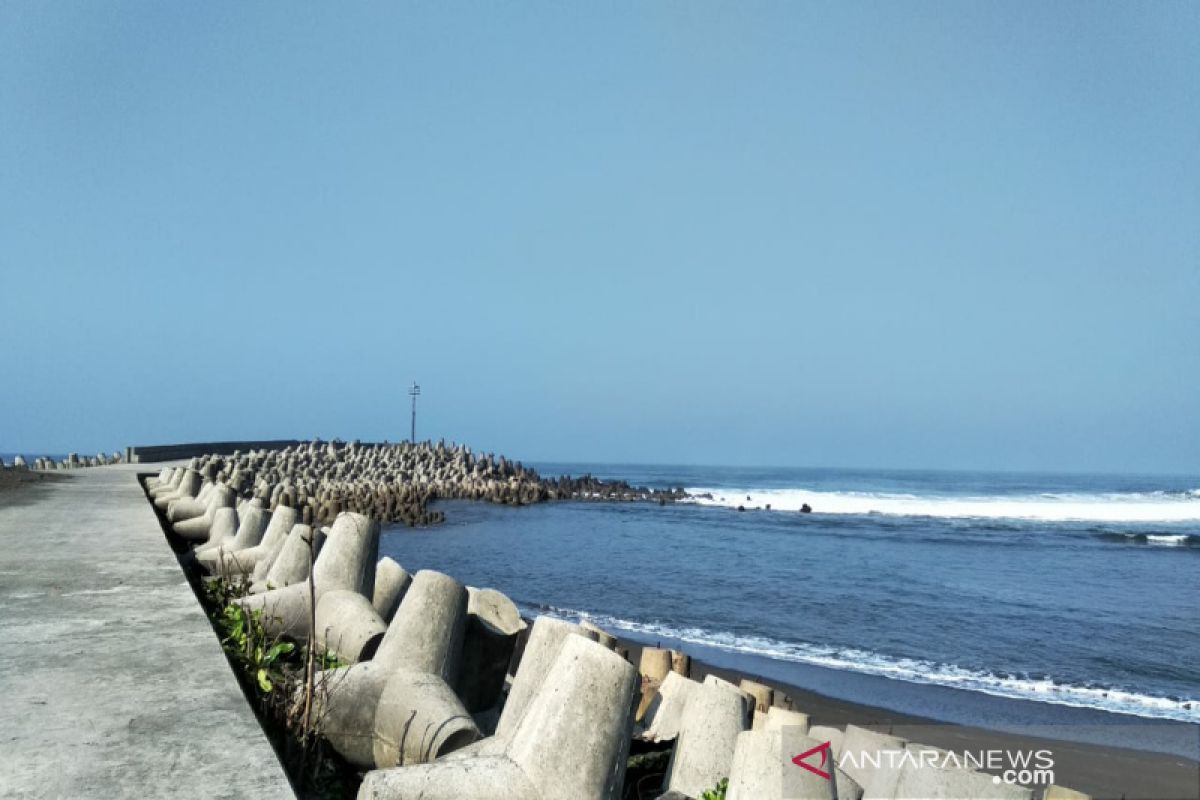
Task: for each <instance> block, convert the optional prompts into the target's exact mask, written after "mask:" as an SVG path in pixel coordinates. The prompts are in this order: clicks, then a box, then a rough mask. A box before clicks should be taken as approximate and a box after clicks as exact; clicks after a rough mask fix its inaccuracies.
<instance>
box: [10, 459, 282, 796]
mask: <svg viewBox="0 0 1200 800" xmlns="http://www.w3.org/2000/svg"><path fill="white" fill-rule="evenodd" d="M158 466H159V465H119V466H112V467H94V468H89V469H79V470H72V471H70V472H68V473H66V475H67V476H68V477H67V478H65V479H64V480H61V481H55V482H53V483H47V484H44V485H41V486H38V487H35V488H31V489H20V490H17V491H15V492H9V493H5V494H4V495H0V797H3V798H10V797H11V798H18V797H19V798H122V797H138V798H157V797H163V798H167V797H170V798H193V797H194V798H254V799H255V800H268V798H290V797H293V796H294V795H293V793H292V790H291V788H290V786H289V784H288V781H287V778H286V777H285V775H284V773H283V769H282V768H281V767H280V765H279V761H278V760H277V759H276V757H275V753H274V751H273V750H272V748H271V746H270V744H269V743H268V741H267V739H266V736H265V735H264V734H263V732H262V729H261V727H260V726H259V724H258V721H257V720H256V718H255V716H254V713H253V712H252V711H251V709H250V706H249V705H248V704H247V702H246V700H245V698H244V697H243V695H242V692H241V689H240V688H239V686H238V683H237V680H236V679H235V677H234V675H233V672H232V671H231V670H230V668H229V665H228V662H227V661H226V660H225V657H224V654H223V653H222V652H221V648H220V644H219V643H218V641H217V638H216V635H215V634H214V633H213V631H212V628H211V626H210V625H209V623H208V620H207V618H206V617H205V615H204V612H203V611H202V610H201V608H200V606H199V604H198V603H197V601H196V598H195V595H194V594H193V593H192V590H191V588H190V587H189V586H188V584H187V581H186V580H185V578H184V575H183V572H182V571H181V570H180V567H179V563H178V562H177V561H176V559H175V556H174V554H173V553H172V552H171V549H170V547H169V546H168V545H167V542H166V539H165V538H164V536H163V533H162V530H161V528H160V527H159V524H158V520H157V518H156V517H155V515H154V513H153V510H152V508H151V506H150V504H149V503H148V502H147V501H146V498H145V496H144V494H143V493H142V490H141V487H140V486H139V485H138V483H137V480H136V477H135V476H136V473H137V472H138V471H139V470H141V471H150V470H157V469H158ZM18 492H19V493H20V495H22V496H15V495H17V494H18ZM27 492H29V493H32V494H26V493H27Z"/></svg>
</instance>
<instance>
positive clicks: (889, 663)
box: [524, 606, 1200, 723]
mask: <svg viewBox="0 0 1200 800" xmlns="http://www.w3.org/2000/svg"><path fill="white" fill-rule="evenodd" d="M524 610H527V611H528V610H534V611H535V613H544V614H547V615H549V616H553V617H558V618H560V619H567V620H571V621H574V622H578V621H581V620H588V621H590V622H592V623H594V624H596V625H599V626H601V627H603V628H606V629H610V630H614V631H624V632H626V633H629V634H632V635H633V637H635V638H636V637H642V638H649V639H652V640H657V639H672V640H675V641H678V642H683V643H686V644H695V645H701V646H704V647H711V648H715V649H718V650H724V651H726V652H729V653H744V654H748V655H756V656H764V657H767V658H772V659H775V660H778V661H791V662H796V663H800V664H811V665H814V666H819V667H827V668H830V669H840V670H848V671H852V672H859V673H865V674H868V675H878V676H881V677H884V678H891V679H893V680H901V681H907V682H909V683H917V684H925V685H933V686H946V687H951V688H955V689H964V690H967V691H975V692H982V693H984V694H989V695H993V696H996V697H1006V698H1011V699H1016V700H1032V701H1035V702H1042V703H1053V704H1057V705H1064V706H1074V707H1076V708H1091V709H1097V710H1101V711H1110V712H1114V713H1119V714H1132V715H1135V716H1139V717H1148V718H1153V719H1170V720H1177V721H1180V722H1189V723H1200V697H1192V698H1170V697H1156V696H1153V695H1147V694H1139V693H1137V692H1130V691H1125V690H1121V689H1114V688H1107V687H1102V686H1076V685H1072V684H1068V683H1060V682H1056V681H1054V680H1052V679H1050V678H1032V677H1021V676H1014V675H1000V674H995V673H990V672H981V671H975V670H969V669H965V668H963V667H959V666H956V665H954V664H949V665H946V664H936V663H933V662H929V661H922V660H919V659H909V658H889V657H887V656H883V655H880V654H878V653H872V652H869V651H865V650H857V649H854V648H835V647H827V646H821V645H811V644H804V643H798V642H783V641H778V640H775V639H771V638H768V637H761V636H738V635H736V634H732V633H726V632H723V631H710V630H706V629H704V628H694V627H674V626H672V625H668V624H665V623H661V622H639V621H635V620H627V619H621V618H619V617H611V616H607V615H604V614H589V613H587V612H584V611H576V610H572V609H562V608H555V607H553V606H538V607H537V608H536V609H524Z"/></svg>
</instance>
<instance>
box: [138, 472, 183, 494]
mask: <svg viewBox="0 0 1200 800" xmlns="http://www.w3.org/2000/svg"><path fill="white" fill-rule="evenodd" d="M182 478H183V470H182V469H180V468H179V467H164V468H163V470H162V472H160V473H158V477H156V478H147V479H146V493H147V494H148V495H150V499H151V500H153V499H154V498H155V497H158V495H159V494H160V493H166V492H167V491H168V490H170V491H174V490H175V489H176V488H177V487H178V486H179V481H180V480H182Z"/></svg>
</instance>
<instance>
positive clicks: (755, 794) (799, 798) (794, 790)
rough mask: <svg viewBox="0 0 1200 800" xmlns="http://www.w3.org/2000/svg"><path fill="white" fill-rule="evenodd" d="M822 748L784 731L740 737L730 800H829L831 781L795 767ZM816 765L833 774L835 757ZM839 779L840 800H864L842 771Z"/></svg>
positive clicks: (829, 756)
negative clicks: (800, 759)
mask: <svg viewBox="0 0 1200 800" xmlns="http://www.w3.org/2000/svg"><path fill="white" fill-rule="evenodd" d="M820 744H821V743H820V742H817V741H815V740H813V739H809V738H807V737H805V736H802V735H800V734H794V735H785V734H784V733H783V732H782V731H780V730H769V731H768V730H763V731H745V732H743V733H740V734H738V737H737V744H736V746H735V748H734V751H733V760H732V764H731V765H730V768H729V789H728V791H727V792H726V795H725V796H726V798H727V800H783V798H787V800H793V799H794V800H827V798H828V797H829V795H830V791H829V789H830V787H829V779H828V778H823V777H821V776H820V775H818V774H817V773H815V772H811V771H809V770H805V769H803V768H802V767H799V766H797V765H795V764H793V763H791V759H792V758H793V757H795V756H796V755H799V754H800V753H804V752H806V751H807V750H810V749H812V748H814V747H819V746H820ZM785 747H786V748H788V750H787V752H785V751H784V748H785ZM792 750H795V751H796V752H795V753H793V752H791V751H792ZM812 765H813V766H814V767H817V768H819V769H823V770H824V771H826V773H827V774H831V773H830V772H829V771H830V770H831V769H832V768H833V755H832V754H828V753H827V754H826V755H825V758H824V759H823V760H821V759H815V760H813V761H812ZM836 778H837V796H838V800H860V798H861V797H862V788H861V787H860V786H859V785H858V784H857V783H855V782H854V780H853V779H852V778H850V777H849V776H848V775H846V773H844V772H842V771H841V770H840V769H839V770H837V771H836Z"/></svg>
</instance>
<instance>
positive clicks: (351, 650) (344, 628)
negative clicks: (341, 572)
mask: <svg viewBox="0 0 1200 800" xmlns="http://www.w3.org/2000/svg"><path fill="white" fill-rule="evenodd" d="M316 625H317V646H318V647H320V648H321V649H322V650H332V651H333V652H335V653H337V655H338V658H339V659H341V660H342V661H345V662H346V663H349V664H354V663H357V662H359V661H363V660H365V659H368V658H370V657H371V656H372V655H373V654H374V653H375V649H376V648H377V647H379V642H380V640H382V639H383V634H384V633H385V632H386V631H387V625H386V624H384V621H383V620H382V619H380V618H379V615H378V614H376V613H375V607H374V606H373V605H371V601H370V600H368V599H367V598H366V597H363V596H362V595H361V594H359V593H358V592H353V591H349V590H347V589H337V590H335V591H332V592H325V593H324V594H322V595H321V599H320V600H318V601H317V616H316Z"/></svg>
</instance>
